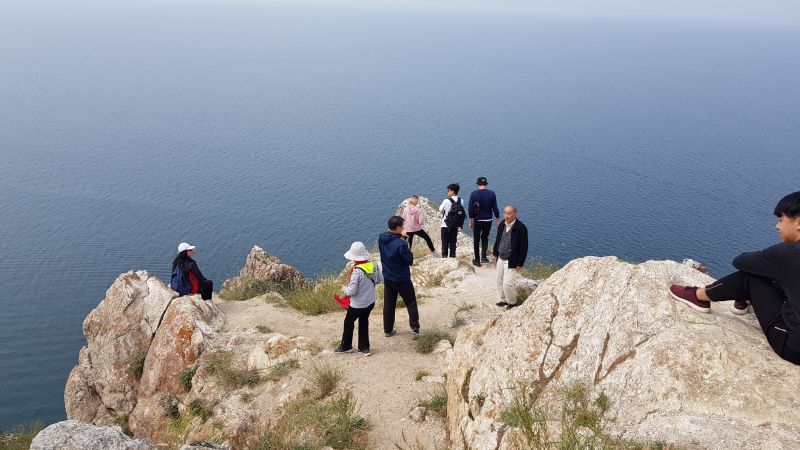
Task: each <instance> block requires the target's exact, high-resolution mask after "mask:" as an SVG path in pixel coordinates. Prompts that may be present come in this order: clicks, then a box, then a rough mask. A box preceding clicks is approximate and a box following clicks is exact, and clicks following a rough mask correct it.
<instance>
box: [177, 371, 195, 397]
mask: <svg viewBox="0 0 800 450" xmlns="http://www.w3.org/2000/svg"><path fill="white" fill-rule="evenodd" d="M196 372H197V367H196V366H192V367H187V368H186V369H185V370H184V371H183V372H181V375H180V378H181V386H182V387H183V390H184V391H186V392H189V391H191V390H192V378H194V374H195V373H196Z"/></svg>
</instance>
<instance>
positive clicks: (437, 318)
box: [218, 266, 502, 449]
mask: <svg viewBox="0 0 800 450" xmlns="http://www.w3.org/2000/svg"><path fill="white" fill-rule="evenodd" d="M417 295H418V297H420V298H421V300H420V302H419V311H420V323H421V326H422V331H423V332H424V331H425V330H430V329H433V328H438V329H440V330H444V331H448V332H450V333H451V335H452V336H453V337H455V335H456V333H457V332H458V330H457V329H456V328H452V325H453V318H454V314H455V312H456V310H457V309H458V308H459V306H464V305H467V306H468V305H474V307H473V308H472V309H470V310H468V311H462V312H459V314H458V316H459V317H461V318H463V319H464V320H465V321H466V322H467V323H468V322H477V321H485V320H486V319H488V318H490V317H492V316H493V315H496V314H502V310H501V309H500V308H497V307H496V306H495V305H494V303H495V302H496V301H497V300H496V298H497V295H496V293H495V289H494V270H493V268H492V267H486V266H485V267H481V268H476V270H475V273H474V274H472V275H469V276H467V277H466V278H465V279H464V280H463V281H462V282H461V283H460V285H459V286H458V287H456V288H442V287H434V288H424V287H418V288H417ZM218 305H219V307H220V309H221V310H222V311H223V313H224V314H225V317H226V324H225V330H226V331H228V330H236V329H246V328H249V327H253V326H257V325H265V326H267V327H269V328H271V329H272V330H274V331H275V332H278V333H282V334H285V335H287V336H294V335H301V336H305V337H307V338H308V339H310V340H311V341H315V342H316V343H317V344H318V345H320V346H321V347H322V348H323V349H326V350H325V351H323V352H322V353H321V354H320V355H319V358H322V359H324V360H326V361H329V362H330V363H331V364H333V365H336V366H338V367H339V368H340V369H341V370H342V372H343V380H342V382H341V384H340V389H349V390H351V391H352V392H353V393H355V395H356V398H357V400H358V405H359V413H360V414H361V415H362V416H364V417H366V418H367V420H368V421H369V423H370V424H371V429H370V432H369V437H370V446H369V448H371V449H396V448H397V447H396V446H395V444H398V445H400V446H401V448H407V447H409V445H408V444H413V443H415V442H417V441H418V442H420V443H423V444H424V446H425V448H444V444H445V431H444V423H443V420H442V419H439V418H436V417H435V416H434V417H430V416H429V418H428V420H426V421H425V422H421V423H417V422H414V421H412V420H411V419H410V418H409V417H408V413H409V411H411V409H412V408H413V407H414V406H416V405H417V404H418V403H419V400H420V399H422V398H425V397H426V396H431V395H434V394H436V393H441V392H443V386H442V385H441V384H439V383H436V382H426V381H416V380H415V376H416V374H417V372H418V371H427V372H429V373H430V374H431V375H442V374H443V373H444V371H445V369H446V366H447V361H446V358H447V353H446V352H442V353H439V354H429V355H421V354H419V353H417V352H416V351H415V349H414V341H413V340H412V339H411V331H410V330H409V327H408V315H407V314H406V312H405V310H404V309H400V310H398V312H397V316H396V324H395V329H396V330H397V331H398V333H397V335H395V336H393V337H391V338H387V337H384V335H383V332H382V331H383V330H382V322H381V321H382V313H381V310H380V308H381V305H380V304H379V305H377V306H376V309H375V311H374V312H373V313H372V315H371V317H370V319H371V320H370V343H371V346H372V352H373V354H372V356H370V357H364V356H362V355H360V354H358V353H351V354H343V355H339V354H333V353H331V352H330V350H332V349H333V348H334V347H335V346H336V345H337V344H338V341H339V340H340V339H341V332H342V321H343V320H344V313H343V312H342V313H331V314H325V315H321V316H303V315H301V314H299V313H297V312H296V311H295V310H293V309H290V308H286V307H279V306H275V305H273V304H269V303H266V302H265V301H263V300H261V299H258V298H256V299H253V300H248V301H241V302H235V301H234V302H219V303H218ZM354 344H355V342H354Z"/></svg>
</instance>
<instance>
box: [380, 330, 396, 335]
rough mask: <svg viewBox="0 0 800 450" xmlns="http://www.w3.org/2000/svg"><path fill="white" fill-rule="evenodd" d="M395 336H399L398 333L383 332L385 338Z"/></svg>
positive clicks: (393, 331)
mask: <svg viewBox="0 0 800 450" xmlns="http://www.w3.org/2000/svg"><path fill="white" fill-rule="evenodd" d="M395 334H397V331H395V330H392V331H390V332H388V333H387V332H385V331H384V332H383V335H384V336H386V337H392V336H394V335H395Z"/></svg>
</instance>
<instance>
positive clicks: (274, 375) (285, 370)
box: [264, 359, 300, 381]
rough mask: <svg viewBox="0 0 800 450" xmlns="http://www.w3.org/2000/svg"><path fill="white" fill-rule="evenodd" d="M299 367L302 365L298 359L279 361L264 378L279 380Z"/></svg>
mask: <svg viewBox="0 0 800 450" xmlns="http://www.w3.org/2000/svg"><path fill="white" fill-rule="evenodd" d="M298 367H300V363H299V362H297V360H296V359H290V360H288V361H283V362H279V363H278V364H275V365H274V366H272V367H271V368H270V369H269V373H268V374H267V375H266V376H265V377H264V378H265V379H266V380H269V381H279V380H280V379H281V378H283V377H285V376H286V375H289V373H290V372H291V371H292V370H294V369H297V368H298Z"/></svg>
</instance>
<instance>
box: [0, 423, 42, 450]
mask: <svg viewBox="0 0 800 450" xmlns="http://www.w3.org/2000/svg"><path fill="white" fill-rule="evenodd" d="M43 429H44V424H42V422H40V421H36V422H33V423H31V424H29V425H17V426H15V427H13V428H12V429H10V430H9V431H8V432H7V433H5V432H0V449H3V450H28V449H29V448H30V446H31V441H33V438H34V437H36V435H37V434H39V432H40V431H42V430H43Z"/></svg>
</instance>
